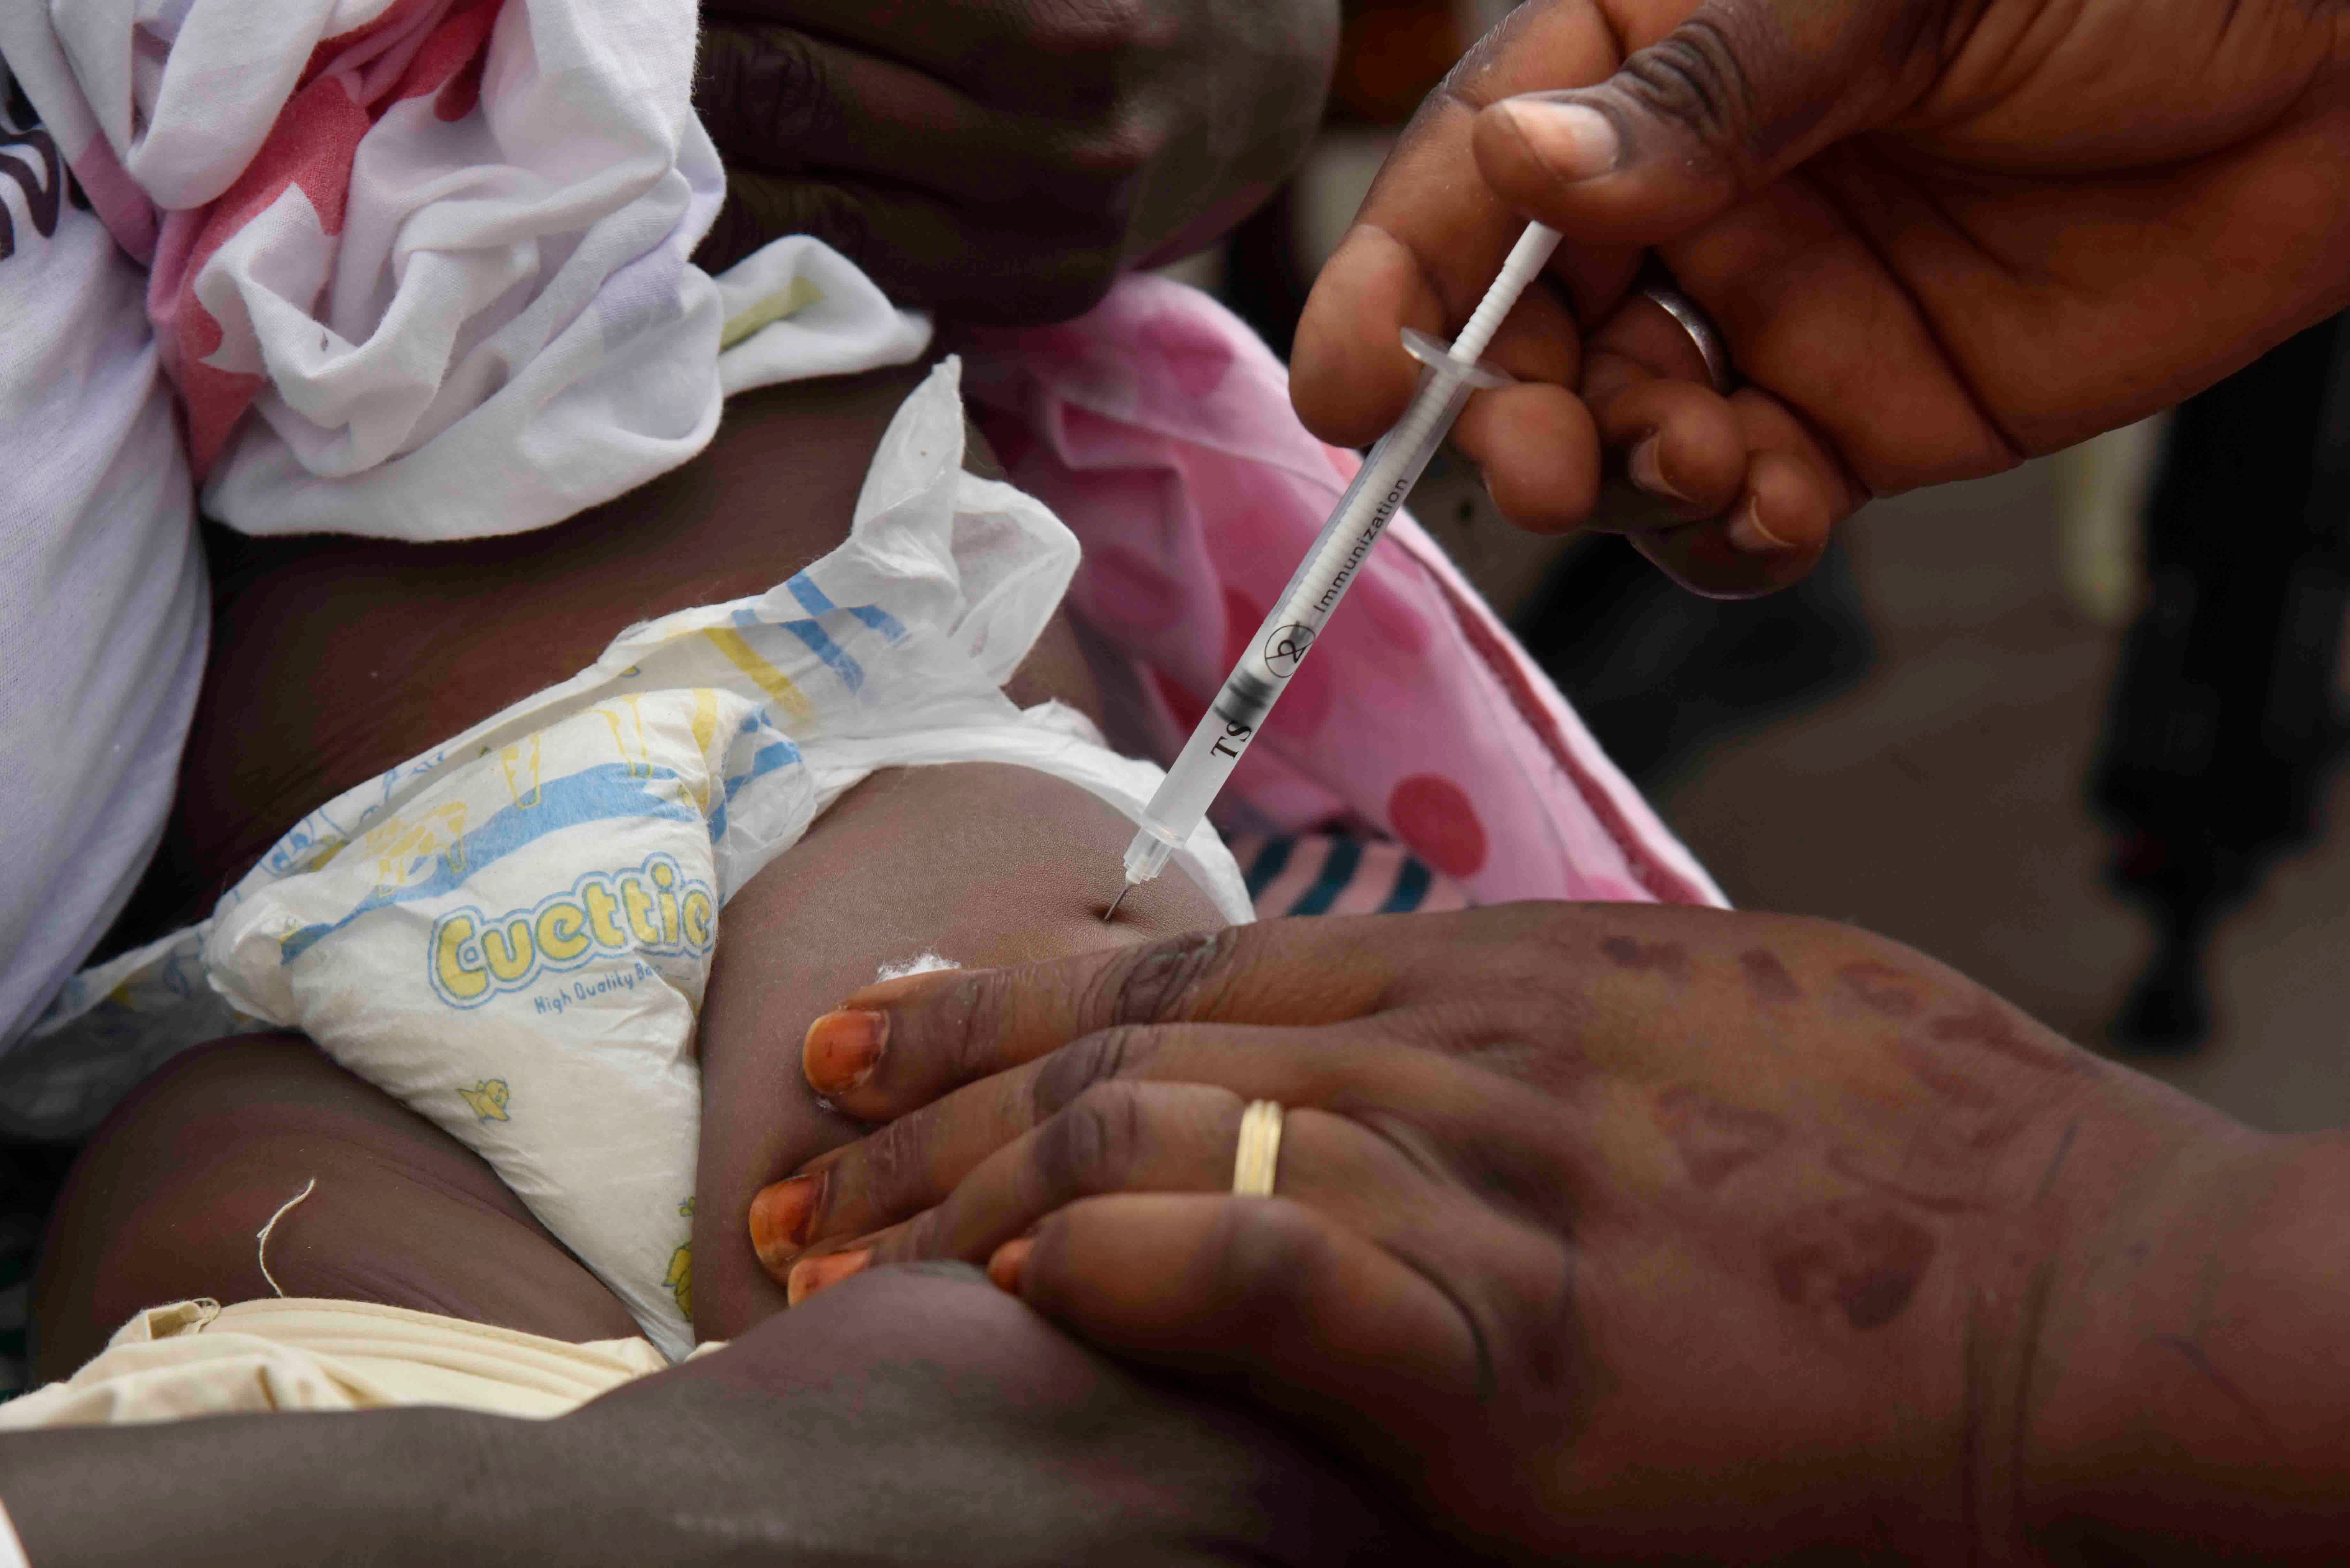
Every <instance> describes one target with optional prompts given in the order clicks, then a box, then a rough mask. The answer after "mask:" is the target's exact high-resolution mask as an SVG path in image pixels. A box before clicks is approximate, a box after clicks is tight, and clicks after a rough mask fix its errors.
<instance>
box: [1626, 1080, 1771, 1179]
mask: <svg viewBox="0 0 2350 1568" xmlns="http://www.w3.org/2000/svg"><path fill="white" fill-rule="evenodd" d="M1657 1125H1658V1127H1661V1128H1662V1129H1664V1134H1665V1137H1668V1138H1669V1139H1670V1140H1671V1141H1672V1146H1673V1149H1674V1151H1675V1152H1676V1153H1678V1154H1679V1156H1680V1157H1681V1165H1682V1166H1683V1168H1686V1169H1687V1170H1688V1171H1689V1176H1690V1181H1691V1182H1693V1183H1695V1184H1696V1185H1697V1186H1698V1187H1699V1188H1700V1189H1702V1190H1705V1191H1711V1190H1712V1189H1714V1188H1717V1187H1719V1186H1721V1184H1722V1183H1723V1182H1724V1181H1726V1180H1728V1179H1730V1176H1731V1173H1732V1172H1733V1171H1736V1170H1738V1169H1739V1168H1742V1167H1744V1166H1748V1165H1752V1164H1753V1163H1754V1162H1755V1161H1756V1160H1758V1159H1760V1158H1763V1156H1764V1155H1766V1154H1769V1153H1770V1152H1771V1151H1772V1150H1773V1149H1775V1148H1777V1147H1779V1146H1780V1145H1781V1144H1783V1143H1784V1142H1786V1141H1787V1124H1786V1122H1785V1121H1783V1119H1781V1118H1780V1117H1778V1116H1773V1114H1772V1113H1770V1112H1769V1111H1762V1110H1756V1109H1754V1108H1753V1107H1752V1106H1741V1105H1734V1104H1732V1103H1731V1102H1730V1101H1728V1100H1725V1099H1722V1098H1721V1097H1720V1096H1717V1095H1713V1094H1711V1093H1709V1092H1708V1091H1706V1090H1704V1089H1700V1088H1699V1087H1698V1086H1697V1085H1694V1084H1676V1085H1673V1086H1672V1087H1670V1088H1669V1089H1666V1090H1664V1091H1663V1092H1662V1093H1660V1094H1659V1095H1658V1096H1657Z"/></svg>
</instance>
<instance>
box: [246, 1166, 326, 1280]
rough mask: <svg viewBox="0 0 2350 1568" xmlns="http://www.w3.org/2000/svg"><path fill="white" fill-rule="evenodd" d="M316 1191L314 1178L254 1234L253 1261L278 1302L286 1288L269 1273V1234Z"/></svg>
mask: <svg viewBox="0 0 2350 1568" xmlns="http://www.w3.org/2000/svg"><path fill="white" fill-rule="evenodd" d="M317 1190H318V1179H317V1177H315V1176H314V1177H312V1178H311V1179H310V1181H309V1185H308V1186H307V1187H305V1188H303V1189H302V1190H301V1191H299V1192H297V1193H296V1194H295V1195H294V1196H293V1197H291V1198H289V1199H286V1201H285V1202H283V1203H281V1204H279V1205H278V1206H277V1212H276V1213H275V1214H272V1215H271V1216H270V1217H269V1223H267V1224H266V1225H264V1226H263V1227H262V1228H261V1229H260V1230H258V1231H255V1232H254V1236H253V1245H254V1261H255V1262H257V1263H259V1264H260V1265H261V1277H262V1278H263V1279H265V1280H267V1281H268V1282H269V1288H270V1289H271V1290H273V1291H276V1293H277V1294H278V1297H279V1299H280V1300H283V1299H284V1298H285V1295H286V1288H285V1287H284V1286H283V1285H280V1284H279V1283H278V1282H277V1280H276V1276H275V1275H273V1274H271V1273H270V1272H269V1233H270V1232H271V1231H275V1230H276V1229H277V1222H278V1221H279V1220H283V1219H285V1218H286V1213H287V1211H288V1210H291V1209H292V1208H293V1207H294V1206H295V1205H296V1204H297V1203H299V1202H301V1201H302V1199H305V1198H307V1197H309V1196H310V1194H312V1193H313V1192H316V1191H317Z"/></svg>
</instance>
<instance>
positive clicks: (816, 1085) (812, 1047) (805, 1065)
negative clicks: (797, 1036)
mask: <svg viewBox="0 0 2350 1568" xmlns="http://www.w3.org/2000/svg"><path fill="white" fill-rule="evenodd" d="M888 1040H889V1014H888V1013H886V1012H865V1011H864V1010H863V1009H861V1008H854V1007H844V1008H842V1009H840V1010H839V1011H838V1012H827V1013H826V1014H825V1015H824V1016H823V1017H822V1018H819V1019H817V1020H816V1022H815V1023H811V1024H809V1025H808V1032H807V1040H806V1043H805V1044H802V1045H801V1046H800V1070H801V1071H802V1072H804V1073H806V1075H807V1081H808V1086H809V1087H810V1088H813V1089H814V1090H816V1093H817V1094H819V1095H845V1094H847V1093H848V1091H849V1090H851V1089H854V1088H857V1087H858V1086H859V1085H862V1084H863V1083H864V1082H865V1081H866V1080H867V1079H868V1078H870V1077H871V1076H873V1069H874V1066H875V1065H876V1064H879V1062H880V1060H881V1047H882V1045H883V1044H884V1043H885V1042H887V1041H888Z"/></svg>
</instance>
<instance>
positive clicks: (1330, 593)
mask: <svg viewBox="0 0 2350 1568" xmlns="http://www.w3.org/2000/svg"><path fill="white" fill-rule="evenodd" d="M1558 238H1559V236H1558V233H1557V231H1556V230H1555V229H1546V228H1544V227H1543V226H1542V225H1541V224H1540V223H1529V224H1528V225H1526V232H1525V233H1524V234H1521V235H1519V236H1518V243H1517V244H1516V245H1515V246H1513V248H1512V249H1511V251H1510V255H1509V259H1508V260H1507V261H1505V262H1503V264H1502V271H1501V275H1499V276H1498V277H1496V278H1494V279H1493V286H1492V287H1491V288H1489V289H1487V290H1486V291H1485V297H1484V298H1483V299H1482V300H1481V301H1480V302H1479V303H1478V306H1477V309H1476V312H1475V313H1474V314H1473V315H1471V317H1469V322H1468V325H1467V326H1465V327H1461V336H1460V337H1456V338H1454V339H1453V341H1452V347H1451V348H1450V349H1447V348H1445V346H1444V345H1443V344H1441V343H1440V342H1438V341H1437V340H1436V339H1434V338H1432V337H1423V336H1422V335H1421V334H1419V333H1417V332H1406V333H1405V334H1404V347H1405V348H1409V350H1410V351H1411V353H1412V355H1413V357H1414V358H1418V359H1419V361H1420V363H1421V364H1422V365H1424V366H1425V367H1427V368H1426V369H1424V370H1422V371H1421V372H1420V378H1419V391H1417V392H1416V393H1414V394H1413V396H1412V400H1411V405H1410V407H1409V408H1407V409H1406V410H1404V413H1403V418H1402V419H1400V420H1399V421H1396V426H1395V428H1394V429H1393V430H1391V431H1388V433H1387V434H1386V436H1385V437H1383V438H1382V439H1381V440H1380V441H1379V443H1378V445H1377V446H1375V447H1373V448H1371V454H1370V456H1369V457H1368V458H1367V459H1365V460H1364V462H1363V471H1362V472H1360V473H1358V474H1357V475H1356V476H1355V483H1352V484H1350V485H1348V486H1347V493H1346V494H1345V495H1343V496H1341V497H1339V499H1338V505H1337V508H1336V510H1335V511H1333V512H1332V513H1331V514H1330V521H1329V522H1327V523H1326V524H1323V525H1322V532H1321V534H1320V535H1319V536H1317V537H1316V538H1315V541H1314V547H1313V548H1312V549H1310V550H1308V551H1307V552H1306V553H1305V561H1304V563H1303V564H1301V565H1300V566H1298V568H1297V574H1296V576H1293V577H1291V578H1290V579H1289V587H1287V588H1285V589H1284V590H1283V591H1282V595H1281V597H1280V598H1279V599H1278V600H1276V601H1275V602H1274V607H1273V613H1272V614H1270V615H1268V616H1266V617H1265V618H1264V625H1263V626H1262V627H1260V628H1257V634H1256V639H1255V640H1254V641H1253V643H1251V644H1250V646H1249V650H1248V651H1247V652H1245V653H1243V654H1242V655H1241V659H1240V662H1239V663H1238V664H1236V665H1234V666H1233V667H1232V674H1231V675H1229V676H1227V677H1226V678H1225V680H1224V686H1223V690H1222V691H1219V692H1217V693H1216V700H1215V701H1212V702H1211V703H1210V704H1208V711H1207V715H1206V716H1205V717H1204V718H1202V719H1201V721H1200V727H1199V728H1198V729H1196V730H1194V731H1192V732H1191V740H1190V741H1188V742H1185V743H1184V746H1183V753H1182V755H1180V756H1179V757H1177V758H1176V759H1175V765H1174V766H1173V767H1171V768H1169V769H1168V770H1167V777H1166V780H1165V782H1163V783H1162V784H1159V791H1158V793H1157V794H1153V795H1152V796H1151V797H1150V804H1149V805H1148V806H1147V807H1145V808H1144V810H1143V814H1142V826H1141V828H1140V829H1139V831H1138V832H1137V833H1136V834H1135V836H1134V842H1133V843H1131V844H1129V845H1128V846H1127V848H1126V885H1125V886H1124V887H1123V888H1119V889H1118V897H1117V898H1113V899H1111V900H1110V905H1109V909H1107V911H1105V912H1104V914H1103V916H1102V918H1103V919H1109V918H1110V917H1111V916H1112V915H1115V914H1117V913H1118V904H1119V903H1120V902H1122V901H1123V900H1124V899H1125V898H1126V895H1127V893H1128V891H1129V890H1131V889H1132V888H1135V887H1137V886H1139V884H1141V883H1144V882H1148V881H1149V880H1150V879H1151V878H1152V877H1156V876H1158V875H1159V872H1160V870H1162V869H1163V868H1164V867H1166V865H1167V860H1168V857H1170V856H1171V855H1173V854H1174V853H1175V851H1176V849H1177V848H1178V847H1179V846H1181V845H1182V844H1183V843H1184V841H1185V840H1187V839H1189V838H1190V837H1191V830H1192V829H1193V828H1195V827H1197V826H1199V825H1200V819H1201V817H1203V816H1205V815H1208V806H1209V804H1210V803H1211V802H1212V801H1213V800H1214V799H1215V798H1216V795H1217V794H1218V793H1219V792H1220V791H1222V788H1223V787H1224V781H1225V780H1226V779H1229V778H1230V777H1232V766H1233V764H1234V763H1238V762H1239V761H1240V760H1241V753H1243V751H1245V750H1247V748H1248V743H1249V742H1251V741H1252V740H1254V739H1255V738H1256V734H1257V732H1258V731H1259V730H1260V729H1262V728H1263V725H1264V717H1265V715H1266V714H1267V713H1269V712H1271V711H1273V705H1274V702H1275V701H1279V699H1280V697H1281V693H1282V691H1283V690H1284V688H1285V687H1286V686H1287V685H1288V684H1289V679H1290V677H1291V676H1293V675H1295V674H1296V673H1297V667H1298V666H1299V665H1300V664H1302V663H1304V662H1305V655H1306V653H1307V652H1308V651H1309V650H1310V649H1312V648H1313V646H1314V639H1315V638H1316V637H1318V636H1320V635H1321V631H1322V624H1323V623H1324V622H1325V621H1326V620H1328V619H1329V618H1330V615H1331V612H1332V611H1334V610H1336V608H1337V607H1338V601H1339V600H1340V599H1342V598H1344V597H1346V594H1347V588H1348V587H1351V586H1352V585H1353V583H1354V581H1355V576H1356V574H1357V572H1358V571H1359V570H1360V569H1361V567H1362V565H1363V562H1364V561H1365V560H1366V559H1367V558H1368V557H1369V556H1370V553H1371V547H1372V546H1373V545H1377V544H1378V540H1379V535H1381V534H1383V533H1385V532H1386V531H1387V526H1388V523H1389V522H1390V521H1391V520H1393V518H1394V517H1395V514H1396V512H1397V511H1398V509H1399V508H1400V507H1401V506H1402V505H1403V499H1404V497H1405V496H1407V495H1409V494H1410V493H1411V487H1412V486H1413V485H1414V484H1415V483H1418V482H1419V475H1420V472H1421V471H1422V470H1423V469H1425V468H1427V466H1428V462H1429V459H1430V458H1431V457H1434V456H1435V455H1436V449H1437V447H1438V445H1439V444H1440V442H1442V441H1443V440H1444V437H1445V433H1446V432H1447V431H1450V430H1451V428H1452V421H1453V420H1454V419H1455V418H1456V417H1458V415H1459V414H1460V412H1461V404H1463V403H1465V402H1467V401H1468V400H1469V394H1470V393H1471V392H1473V391H1476V390H1477V389H1480V388H1482V387H1492V386H1497V385H1499V384H1501V383H1502V382H1503V380H1504V379H1506V378H1504V377H1503V376H1500V375H1497V374H1496V373H1494V372H1493V371H1492V370H1490V369H1486V368H1485V367H1483V366H1482V365H1481V364H1479V363H1478V361H1479V359H1480V358H1481V357H1482V355H1483V354H1484V352H1485V348H1486V346H1487V345H1488V344H1490V343H1492V340H1493V334H1494V333H1495V332H1496V331H1498V330H1499V329H1500V327H1501V325H1502V321H1503V318H1504V317H1507V316H1508V315H1509V314H1510V308H1511V306H1514V305H1515V304H1517V302H1518V296H1519V295H1521V294H1523V292H1524V291H1525V287H1526V285H1527V284H1529V283H1531V282H1532V281H1533V280H1534V276H1535V275H1537V274H1539V273H1540V272H1541V271H1542V269H1543V267H1544V265H1545V264H1546V263H1548V262H1549V260H1550V258H1551V253H1552V252H1554V251H1555V250H1556V249H1557V248H1558Z"/></svg>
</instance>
